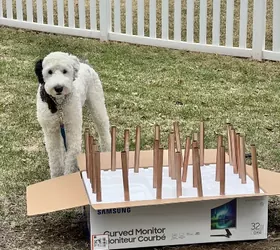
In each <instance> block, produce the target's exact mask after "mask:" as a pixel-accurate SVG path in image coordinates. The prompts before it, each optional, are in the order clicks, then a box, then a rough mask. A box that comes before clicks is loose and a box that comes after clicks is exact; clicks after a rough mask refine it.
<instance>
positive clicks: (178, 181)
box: [175, 152, 182, 198]
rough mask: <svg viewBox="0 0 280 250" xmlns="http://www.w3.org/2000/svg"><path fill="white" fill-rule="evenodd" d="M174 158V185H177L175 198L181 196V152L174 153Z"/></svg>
mask: <svg viewBox="0 0 280 250" xmlns="http://www.w3.org/2000/svg"><path fill="white" fill-rule="evenodd" d="M175 158H176V160H175V161H176V186H177V198H178V197H180V196H182V179H181V178H182V176H181V165H182V163H181V153H180V152H176V153H175Z"/></svg>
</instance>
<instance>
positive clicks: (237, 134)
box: [235, 133, 241, 178]
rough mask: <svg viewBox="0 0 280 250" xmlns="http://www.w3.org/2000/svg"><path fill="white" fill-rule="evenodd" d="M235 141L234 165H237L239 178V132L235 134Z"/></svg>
mask: <svg viewBox="0 0 280 250" xmlns="http://www.w3.org/2000/svg"><path fill="white" fill-rule="evenodd" d="M235 138H236V139H235V141H236V166H237V171H238V175H239V178H241V173H240V133H236V134H235Z"/></svg>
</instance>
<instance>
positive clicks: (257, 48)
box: [252, 0, 266, 60]
mask: <svg viewBox="0 0 280 250" xmlns="http://www.w3.org/2000/svg"><path fill="white" fill-rule="evenodd" d="M265 31H266V0H254V13H253V44H252V56H253V59H255V60H262V59H263V50H264V49H265V33H266V32H265Z"/></svg>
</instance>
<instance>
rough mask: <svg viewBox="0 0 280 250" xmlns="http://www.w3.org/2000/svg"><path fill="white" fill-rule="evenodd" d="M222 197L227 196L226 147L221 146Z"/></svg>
mask: <svg viewBox="0 0 280 250" xmlns="http://www.w3.org/2000/svg"><path fill="white" fill-rule="evenodd" d="M220 158H221V160H220V161H221V166H220V195H225V164H226V163H225V147H224V146H221V155H220Z"/></svg>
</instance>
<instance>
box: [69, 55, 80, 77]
mask: <svg viewBox="0 0 280 250" xmlns="http://www.w3.org/2000/svg"><path fill="white" fill-rule="evenodd" d="M69 57H70V58H71V60H72V61H73V64H72V65H73V69H74V81H75V79H76V78H77V77H78V72H79V69H80V61H79V59H78V57H76V56H74V55H70V54H69Z"/></svg>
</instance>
